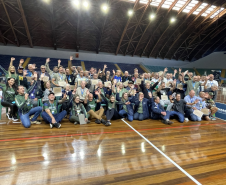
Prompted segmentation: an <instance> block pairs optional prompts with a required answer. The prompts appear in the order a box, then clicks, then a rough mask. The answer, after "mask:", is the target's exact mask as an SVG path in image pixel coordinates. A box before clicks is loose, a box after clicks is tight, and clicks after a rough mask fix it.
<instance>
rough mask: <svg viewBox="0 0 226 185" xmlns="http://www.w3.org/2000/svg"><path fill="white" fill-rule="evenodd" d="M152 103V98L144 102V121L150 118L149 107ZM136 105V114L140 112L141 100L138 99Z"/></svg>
mask: <svg viewBox="0 0 226 185" xmlns="http://www.w3.org/2000/svg"><path fill="white" fill-rule="evenodd" d="M151 101H152V98H150V99H147V98H144V99H143V101H142V105H143V116H144V119H147V118H149V106H150V104H151ZM134 103H135V106H134V113H136V112H137V111H138V108H139V104H140V101H139V99H136V100H135V102H134Z"/></svg>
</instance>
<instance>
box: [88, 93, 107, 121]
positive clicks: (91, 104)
mask: <svg viewBox="0 0 226 185" xmlns="http://www.w3.org/2000/svg"><path fill="white" fill-rule="evenodd" d="M99 91H100V90H99ZM95 94H96V95H97V96H98V99H97V100H96V99H94V98H93V94H92V93H90V92H89V90H87V93H86V97H85V100H84V105H85V108H86V111H87V113H88V114H89V115H90V116H89V119H90V120H91V119H93V118H96V121H95V123H97V124H100V123H103V124H104V125H105V124H106V121H105V120H104V119H103V118H102V116H103V114H104V109H103V107H101V96H100V92H98V91H96V92H95Z"/></svg>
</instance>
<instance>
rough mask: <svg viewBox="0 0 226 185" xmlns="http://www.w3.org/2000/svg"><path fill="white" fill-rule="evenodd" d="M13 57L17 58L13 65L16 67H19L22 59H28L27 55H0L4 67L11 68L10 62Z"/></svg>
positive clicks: (0, 62) (0, 63)
mask: <svg viewBox="0 0 226 185" xmlns="http://www.w3.org/2000/svg"><path fill="white" fill-rule="evenodd" d="M11 57H14V58H15V60H14V62H13V65H14V66H15V67H16V69H17V68H18V65H19V62H20V59H24V60H26V59H27V56H15V55H0V65H1V66H2V67H3V68H5V69H6V70H8V68H9V63H10V60H11Z"/></svg>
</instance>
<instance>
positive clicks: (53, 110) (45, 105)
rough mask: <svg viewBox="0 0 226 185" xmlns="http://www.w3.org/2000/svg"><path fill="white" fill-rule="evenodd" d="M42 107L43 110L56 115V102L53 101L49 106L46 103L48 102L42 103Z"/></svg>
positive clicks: (48, 103)
mask: <svg viewBox="0 0 226 185" xmlns="http://www.w3.org/2000/svg"><path fill="white" fill-rule="evenodd" d="M43 107H44V110H46V109H49V110H50V112H51V113H52V114H57V102H56V101H54V102H53V104H51V103H50V102H49V101H48V102H46V103H44V105H43Z"/></svg>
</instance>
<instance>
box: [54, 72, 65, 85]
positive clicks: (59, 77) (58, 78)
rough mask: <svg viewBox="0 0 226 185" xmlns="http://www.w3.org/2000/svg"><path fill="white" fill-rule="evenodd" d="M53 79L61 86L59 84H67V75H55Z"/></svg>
mask: <svg viewBox="0 0 226 185" xmlns="http://www.w3.org/2000/svg"><path fill="white" fill-rule="evenodd" d="M53 78H54V79H55V83H56V84H59V82H66V79H67V77H66V75H65V74H60V73H55V74H54V75H53Z"/></svg>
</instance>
